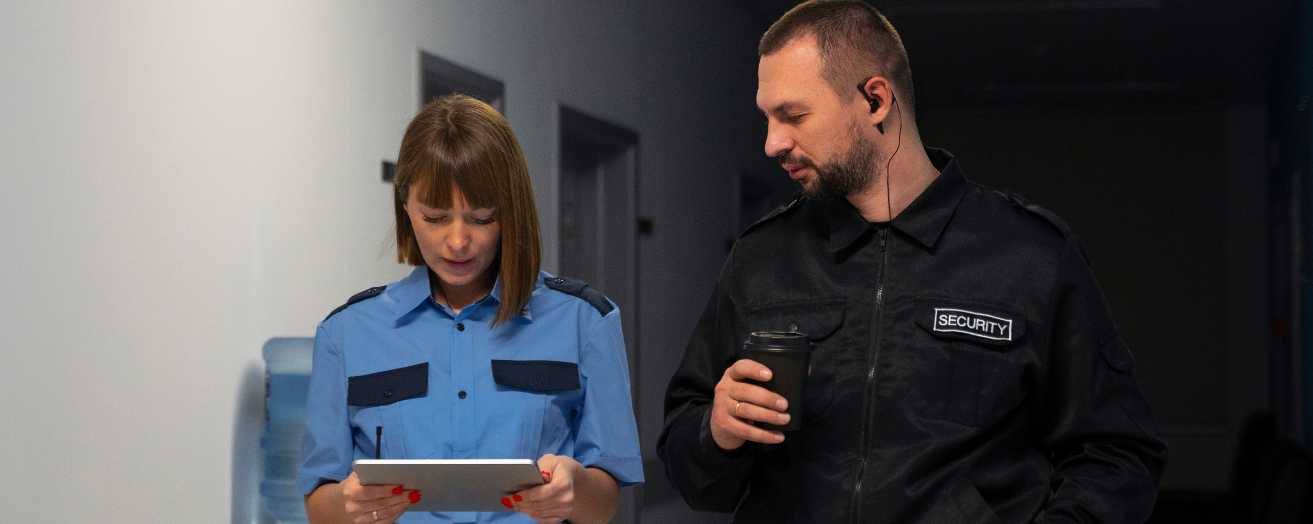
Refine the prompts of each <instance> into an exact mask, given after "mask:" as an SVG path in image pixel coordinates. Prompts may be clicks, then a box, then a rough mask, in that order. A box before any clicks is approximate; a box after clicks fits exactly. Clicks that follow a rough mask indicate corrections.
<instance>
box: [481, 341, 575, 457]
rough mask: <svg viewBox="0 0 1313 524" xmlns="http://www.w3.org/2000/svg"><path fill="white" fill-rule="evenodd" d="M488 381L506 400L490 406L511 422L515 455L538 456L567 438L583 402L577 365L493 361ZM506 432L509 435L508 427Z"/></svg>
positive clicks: (554, 362)
mask: <svg viewBox="0 0 1313 524" xmlns="http://www.w3.org/2000/svg"><path fill="white" fill-rule="evenodd" d="M492 380H493V382H495V383H496V385H497V393H496V394H497V395H498V397H500V398H504V399H505V400H506V402H505V403H499V405H498V406H496V407H495V408H494V409H496V410H505V411H504V412H502V415H501V416H503V417H505V420H510V421H515V422H516V425H517V426H518V428H517V429H518V431H519V434H520V442H519V445H518V454H519V455H520V456H523V457H525V458H533V459H536V458H538V456H539V455H541V454H542V453H545V452H552V453H555V452H556V451H555V450H559V449H562V447H561V446H562V445H563V444H564V443H565V442H567V441H568V440H570V435H571V428H573V427H574V422H575V420H576V419H577V418H578V416H579V409H580V408H581V405H580V404H581V403H582V402H583V400H582V399H583V394H582V391H581V390H582V384H581V381H580V377H579V365H578V364H576V363H574V362H563V361H558V360H493V361H492ZM507 429H508V432H507V433H508V434H513V433H512V432H511V431H513V430H511V429H510V428H507Z"/></svg>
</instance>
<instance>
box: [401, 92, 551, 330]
mask: <svg viewBox="0 0 1313 524" xmlns="http://www.w3.org/2000/svg"><path fill="white" fill-rule="evenodd" d="M393 184H394V192H395V195H396V198H395V201H394V202H393V204H394V207H395V209H396V220H397V259H398V260H399V261H400V262H402V263H404V264H410V265H412V266H422V265H425V263H424V257H423V255H422V254H421V253H420V250H419V243H418V242H417V241H416V240H415V231H414V229H412V228H411V224H410V218H409V216H407V214H406V210H405V207H404V206H405V203H406V198H407V196H408V195H409V191H410V190H411V189H418V190H419V191H421V193H420V194H418V195H416V197H417V198H418V199H419V201H420V202H422V203H424V205H426V206H429V207H435V208H449V207H451V206H452V204H453V201H452V188H456V189H459V190H460V192H461V193H462V194H463V195H464V196H465V200H466V201H467V202H468V203H469V205H470V206H471V207H475V208H480V207H491V208H496V210H497V214H496V217H497V218H496V219H497V221H498V222H500V224H501V249H500V251H499V253H498V256H497V258H496V261H495V262H494V265H496V266H497V276H498V277H499V278H500V280H501V305H499V306H498V308H497V316H496V318H495V319H494V320H493V324H499V323H501V322H504V321H506V320H509V319H510V318H511V317H513V316H515V315H516V314H517V313H519V312H520V311H521V310H523V309H524V307H525V305H526V304H528V302H529V296H530V295H531V294H532V293H533V288H534V285H535V283H536V281H537V278H538V266H539V263H540V262H541V260H542V252H541V241H540V239H539V238H538V210H537V208H536V207H535V206H534V203H533V186H532V185H531V184H530V182H529V168H528V166H527V165H526V164H525V161H524V152H523V151H521V150H520V143H519V142H518V141H516V140H515V134H514V133H513V132H512V131H511V126H510V125H509V124H507V123H506V119H505V118H503V117H502V116H501V114H500V113H498V112H497V110H496V109H493V108H492V106H489V105H488V104H485V103H483V102H481V101H479V100H476V99H474V98H471V97H468V96H465V95H459V94H456V95H447V96H443V97H440V98H436V99H434V100H433V101H432V102H429V104H428V105H426V106H424V109H422V110H420V112H419V114H418V115H415V118H414V120H411V121H410V126H408V127H407V128H406V136H405V137H404V138H402V139H401V153H400V156H399V158H398V159H397V176H396V180H395V181H394V182H393Z"/></svg>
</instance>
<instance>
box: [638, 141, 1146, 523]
mask: <svg viewBox="0 0 1313 524" xmlns="http://www.w3.org/2000/svg"><path fill="white" fill-rule="evenodd" d="M927 153H928V154H929V155H930V158H931V161H932V162H933V163H934V165H935V167H936V168H937V169H939V170H940V172H941V174H940V176H939V177H937V178H936V179H935V180H934V182H932V183H931V184H930V186H929V187H928V188H927V189H926V190H925V191H924V192H923V193H922V194H921V195H920V196H918V197H917V199H916V200H915V201H913V202H912V204H911V205H910V206H909V207H908V208H907V209H906V210H904V211H903V212H902V213H901V214H899V215H898V216H897V217H896V218H895V219H894V220H893V221H892V222H891V223H886V224H872V223H868V222H866V221H865V220H864V219H863V218H862V216H861V215H860V214H859V213H858V211H857V210H856V209H855V208H854V207H852V205H851V204H849V203H848V202H847V201H846V200H845V199H832V200H808V199H795V201H794V202H793V203H791V204H789V205H787V206H784V207H782V208H780V209H779V210H776V212H774V213H772V214H770V215H768V216H767V217H766V218H765V219H763V220H762V221H760V222H758V223H757V224H756V225H754V226H753V227H751V228H749V230H748V231H747V232H745V233H744V234H743V236H742V237H741V238H739V240H738V241H737V242H736V243H735V245H734V248H733V250H732V251H731V253H730V256H729V259H728V260H727V261H726V263H725V266H724V268H723V269H722V272H721V275H720V279H719V282H718V283H717V285H716V289H715V292H714V293H713V295H712V298H711V301H710V303H709V304H708V305H707V308H706V310H705V312H704V313H703V314H702V317H701V319H700V320H699V321H698V325H697V328H696V331H695V332H694V333H693V336H692V339H691V340H690V341H689V345H688V348H687V349H686V352H685V354H684V359H683V362H682V363H681V365H680V367H679V370H678V371H677V372H676V374H675V376H674V377H673V378H672V379H671V382H670V386H669V389H668V390H667V392H666V420H665V428H664V430H663V431H662V434H661V439H660V442H659V443H658V451H659V453H660V455H661V458H662V460H663V461H664V462H665V465H666V472H667V474H668V475H669V476H670V479H671V480H672V482H673V483H674V484H675V486H676V487H677V488H678V489H679V491H680V492H681V493H682V494H683V496H684V499H685V500H686V501H687V502H688V503H689V505H690V506H692V507H693V508H694V509H699V510H709V511H723V512H729V511H733V512H734V513H735V521H736V522H954V523H956V522H1029V521H1038V522H1142V521H1143V520H1144V519H1146V518H1147V517H1148V515H1149V513H1150V512H1151V511H1152V508H1153V503H1154V498H1155V496H1156V492H1157V482H1158V478H1159V475H1160V474H1161V472H1162V468H1163V465H1164V463H1165V460H1166V455H1167V449H1166V446H1165V444H1164V443H1163V442H1162V440H1160V439H1159V438H1158V437H1157V436H1156V429H1155V425H1154V422H1153V420H1152V418H1151V417H1150V413H1149V407H1148V405H1147V403H1146V402H1145V399H1144V397H1143V396H1142V394H1141V393H1140V389H1139V387H1138V385H1137V384H1136V381H1135V375H1134V360H1133V359H1132V357H1131V354H1130V351H1129V350H1128V349H1127V347H1126V344H1125V343H1124V342H1123V341H1122V339H1121V337H1120V336H1119V335H1118V333H1117V329H1116V327H1115V325H1114V324H1113V321H1112V318H1111V317H1110V315H1109V312H1108V308H1107V305H1106V303H1105V301H1104V297H1103V295H1102V293H1101V292H1100V290H1099V287H1098V285H1097V283H1096V282H1095V279H1094V275H1093V274H1092V273H1091V272H1090V268H1089V264H1088V262H1087V261H1086V259H1085V255H1084V252H1083V250H1082V248H1081V246H1080V244H1079V243H1078V241H1077V240H1076V239H1075V237H1074V236H1073V235H1072V234H1071V233H1070V232H1069V231H1068V229H1067V227H1066V225H1065V224H1064V223H1063V222H1061V221H1060V220H1059V219H1057V218H1056V217H1054V216H1053V215H1052V214H1051V213H1049V212H1047V211H1045V210H1043V209H1041V208H1038V207H1036V206H1032V205H1028V204H1026V203H1024V202H1023V201H1021V200H1020V199H1019V198H1016V197H1014V196H1011V195H1008V194H1004V193H1000V192H997V191H993V190H990V189H987V188H984V187H982V186H979V185H977V184H975V183H972V182H970V181H968V180H966V179H965V178H964V177H963V175H962V173H961V170H960V169H959V167H958V165H957V162H956V161H955V160H954V159H953V157H952V155H950V154H949V153H948V152H946V151H943V150H937V149H927ZM789 329H796V330H798V331H802V332H804V333H806V334H807V336H808V338H810V339H811V340H812V342H813V344H814V349H813V352H812V356H811V362H812V364H811V372H810V376H809V378H808V382H807V390H806V393H805V395H804V397H805V398H804V399H803V429H801V430H799V431H796V432H791V433H788V434H786V438H785V441H784V442H783V443H782V444H778V445H764V444H755V443H751V442H749V443H747V444H745V445H744V447H742V448H739V449H737V450H735V451H733V452H726V451H723V450H721V449H720V448H719V447H718V446H716V444H715V441H714V440H712V438H711V433H710V428H709V426H708V420H709V413H710V408H711V401H712V398H713V396H714V392H713V388H714V387H715V385H716V383H717V382H718V381H719V380H720V378H721V376H722V374H723V373H724V371H725V369H726V368H727V367H728V366H729V365H730V364H731V363H733V362H734V361H735V360H737V359H738V356H737V351H738V350H739V348H740V347H741V346H742V344H743V342H744V340H745V338H746V337H747V334H748V333H749V332H751V331H758V330H789Z"/></svg>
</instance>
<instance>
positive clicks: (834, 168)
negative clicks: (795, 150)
mask: <svg viewBox="0 0 1313 524" xmlns="http://www.w3.org/2000/svg"><path fill="white" fill-rule="evenodd" d="M850 135H851V136H852V140H851V141H850V142H849V143H848V150H847V151H845V152H844V153H843V154H842V155H840V157H839V158H838V159H837V160H835V161H833V162H829V163H826V164H824V165H820V166H817V165H814V164H813V165H812V167H813V169H815V170H816V181H815V183H813V184H812V185H811V187H807V186H803V196H806V197H807V198H811V199H821V198H834V197H847V196H848V195H851V194H853V193H856V192H858V191H862V190H864V189H866V188H867V187H869V186H870V184H871V181H872V180H873V179H875V176H876V173H875V167H874V166H875V153H876V151H875V144H874V143H872V142H871V141H870V140H867V139H866V137H864V136H862V134H861V132H860V131H859V130H858V129H857V128H856V127H854V128H853V129H852V130H851V133H850Z"/></svg>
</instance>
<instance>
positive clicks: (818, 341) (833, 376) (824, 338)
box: [736, 299, 860, 427]
mask: <svg viewBox="0 0 1313 524" xmlns="http://www.w3.org/2000/svg"><path fill="white" fill-rule="evenodd" d="M846 310H847V307H846V303H845V301H844V300H842V299H834V300H812V301H806V302H788V303H781V304H767V305H764V306H758V307H753V308H748V309H747V310H746V312H745V313H744V317H745V320H746V323H747V325H746V328H747V329H746V330H745V332H744V333H742V337H743V338H742V339H740V340H739V343H740V347H739V348H736V349H738V350H742V346H741V344H742V343H743V342H744V341H746V339H747V336H748V334H749V333H751V332H754V331H793V332H798V333H802V334H803V335H806V337H807V339H808V340H809V341H811V355H810V358H809V368H808V370H807V380H806V382H805V384H804V390H803V421H804V424H806V425H807V426H809V427H816V426H817V425H820V424H825V420H826V419H827V414H828V412H829V410H830V406H831V405H832V404H833V403H834V395H835V391H836V390H839V389H842V388H843V387H844V385H843V384H840V383H838V381H839V380H841V378H842V377H839V376H837V375H838V374H839V373H841V372H842V371H843V370H845V369H847V368H848V367H851V366H850V365H851V364H852V362H851V361H852V360H853V359H854V358H855V356H854V353H855V352H853V351H845V350H844V349H845V348H846V347H847V346H851V345H852V344H851V340H849V339H848V337H847V335H846V334H845V333H844V332H843V331H842V329H841V328H842V327H843V325H844V317H845V315H846ZM856 356H860V353H856ZM858 367H860V366H858ZM854 369H855V368H854Z"/></svg>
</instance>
